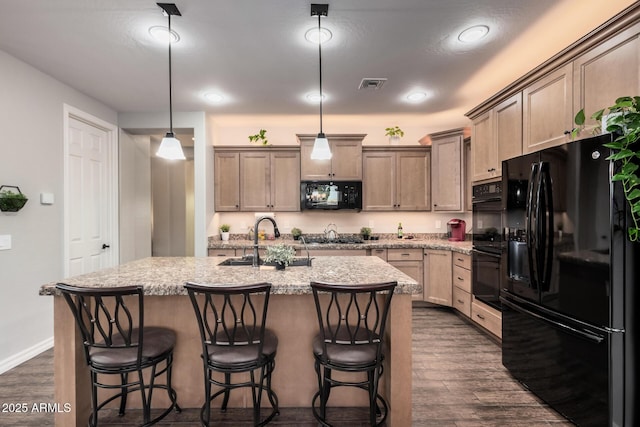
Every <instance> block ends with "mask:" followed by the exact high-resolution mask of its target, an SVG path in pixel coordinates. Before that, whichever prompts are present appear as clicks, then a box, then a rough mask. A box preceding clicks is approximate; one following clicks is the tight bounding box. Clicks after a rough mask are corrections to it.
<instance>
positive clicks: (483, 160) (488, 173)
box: [471, 110, 500, 181]
mask: <svg viewBox="0 0 640 427" xmlns="http://www.w3.org/2000/svg"><path fill="white" fill-rule="evenodd" d="M493 114H494V112H493V110H489V111H487V112H485V113H484V114H481V115H480V116H478V117H476V118H475V119H474V120H473V127H472V128H471V152H472V158H473V162H472V169H473V180H474V181H482V180H484V179H491V178H496V177H498V176H500V172H499V171H498V169H497V168H498V154H497V153H498V147H497V145H496V139H495V131H494V120H493Z"/></svg>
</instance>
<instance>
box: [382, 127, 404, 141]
mask: <svg viewBox="0 0 640 427" xmlns="http://www.w3.org/2000/svg"><path fill="white" fill-rule="evenodd" d="M384 130H385V131H386V133H385V134H384V136H393V137H400V138H402V137H403V136H404V131H403V130H402V129H400V128H399V127H398V126H394V127H392V128H385V129H384Z"/></svg>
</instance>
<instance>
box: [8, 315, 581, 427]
mask: <svg viewBox="0 0 640 427" xmlns="http://www.w3.org/2000/svg"><path fill="white" fill-rule="evenodd" d="M12 403H14V404H15V403H26V404H27V412H26V413H16V412H2V411H3V410H9V409H11V408H9V407H8V405H10V404H12ZM40 403H45V404H48V403H55V401H54V397H53V351H52V350H49V351H46V352H44V353H42V354H40V355H39V356H37V357H35V358H33V359H31V360H29V361H28V362H26V363H23V364H22V365H20V366H18V367H16V368H14V369H12V370H10V371H8V372H6V373H4V374H2V375H0V405H2V406H1V407H0V426H2V427H14V426H15V427H18V426H19V427H29V426H49V425H53V414H52V413H48V412H38V411H34V404H35V405H36V409H37V408H39V404H40ZM105 412H108V411H105ZM138 412H139V411H138ZM198 415H199V410H197V409H187V410H184V411H183V412H182V413H181V414H170V415H169V416H168V417H167V418H165V420H163V422H162V423H160V424H158V425H163V426H175V427H185V426H198V425H199V423H198ZM363 415H364V414H363V413H362V412H361V411H360V410H359V409H350V410H338V411H335V418H333V419H334V420H335V421H336V425H343V426H364V425H367V424H366V423H363V422H359V421H356V420H357V419H363V418H365V417H362V416H363ZM250 417H251V414H250V413H249V411H247V410H230V411H228V412H227V413H226V414H224V415H223V414H216V412H215V411H214V412H213V413H212V421H215V422H212V425H214V424H215V425H216V426H234V427H235V426H245V425H250V423H251V422H250ZM138 422H139V413H136V411H130V412H128V413H127V415H126V416H125V417H124V418H119V417H118V416H117V414H116V413H115V411H112V412H109V413H104V414H101V418H100V425H101V426H108V427H116V426H128V427H129V426H134V425H136V424H137V423H138ZM270 425H274V426H291V427H293V426H295V427H303V426H316V425H317V424H316V423H315V422H314V419H313V416H312V415H311V411H310V410H309V409H307V408H283V409H282V410H281V414H280V416H278V417H276V419H275V420H274V421H273V422H272V423H271V424H270ZM413 426H438V427H447V426H452V427H453V426H455V427H471V426H473V427H476V426H479V427H489V426H527V427H538V426H554V427H560V426H563V427H564V426H572V424H571V423H568V422H567V421H566V420H565V419H564V418H562V417H561V416H560V415H559V414H557V413H556V412H555V411H553V410H552V409H550V408H549V407H547V406H546V405H545V404H543V403H542V402H540V400H539V399H537V398H536V397H535V396H534V395H532V394H531V393H529V392H528V391H526V390H525V389H523V388H522V386H520V384H519V383H517V382H516V381H514V380H513V379H512V378H511V376H510V375H509V373H508V372H507V371H506V369H504V367H503V366H502V364H501V355H500V347H499V346H498V344H496V343H495V342H494V341H492V340H491V339H489V338H488V337H487V336H486V335H484V334H483V333H482V332H480V331H478V330H477V329H476V328H475V327H473V326H472V325H470V324H469V323H468V322H466V321H465V320H463V319H462V318H460V317H459V316H458V315H457V314H455V313H454V312H452V311H451V310H449V309H445V308H432V307H414V309H413Z"/></svg>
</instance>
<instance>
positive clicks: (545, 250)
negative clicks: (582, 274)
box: [538, 162, 554, 292]
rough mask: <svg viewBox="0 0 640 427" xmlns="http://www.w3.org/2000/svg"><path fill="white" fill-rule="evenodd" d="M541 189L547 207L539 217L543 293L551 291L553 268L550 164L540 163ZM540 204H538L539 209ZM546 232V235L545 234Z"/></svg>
mask: <svg viewBox="0 0 640 427" xmlns="http://www.w3.org/2000/svg"><path fill="white" fill-rule="evenodd" d="M540 189H541V191H542V193H543V194H542V197H543V201H544V206H545V212H542V215H540V213H539V214H538V215H540V216H541V219H540V225H541V227H540V230H539V236H540V242H541V243H542V244H541V245H540V248H539V253H540V266H541V267H542V271H541V272H540V276H541V277H542V280H541V281H540V289H541V290H542V291H543V292H547V291H549V289H550V288H551V268H552V264H553V240H554V239H553V238H554V236H553V228H554V221H553V212H554V211H553V183H552V181H551V173H550V172H549V162H540ZM539 207H540V203H538V209H539ZM545 232H546V233H545ZM545 234H546V235H545Z"/></svg>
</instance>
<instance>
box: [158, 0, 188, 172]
mask: <svg viewBox="0 0 640 427" xmlns="http://www.w3.org/2000/svg"><path fill="white" fill-rule="evenodd" d="M156 4H157V5H158V6H160V8H162V10H163V11H164V14H165V15H166V16H167V19H168V21H169V34H171V15H178V16H182V14H181V13H180V11H179V10H178V7H177V6H176V5H175V4H174V3H156ZM172 104H173V99H172V93H171V39H170V38H169V132H167V134H166V135H165V137H164V138H162V142H161V143H160V148H158V151H157V152H156V156H158V157H162V158H163V159H168V160H184V159H185V156H184V152H183V151H182V145H180V141H179V140H178V139H177V138H176V137H175V135H174V134H173V105H172Z"/></svg>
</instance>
